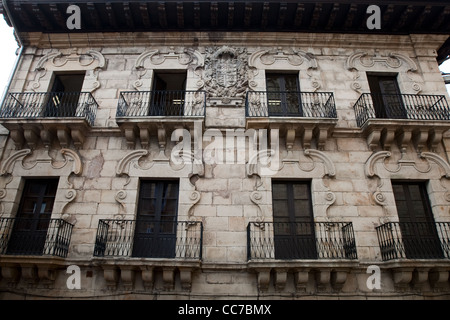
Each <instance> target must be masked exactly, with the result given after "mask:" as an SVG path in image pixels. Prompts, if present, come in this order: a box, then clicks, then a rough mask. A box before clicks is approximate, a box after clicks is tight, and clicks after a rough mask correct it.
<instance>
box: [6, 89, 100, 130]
mask: <svg viewBox="0 0 450 320" xmlns="http://www.w3.org/2000/svg"><path fill="white" fill-rule="evenodd" d="M97 108H98V104H97V102H96V101H95V99H94V97H93V96H92V94H91V93H90V92H19V93H8V94H7V96H6V97H5V100H4V102H3V105H2V108H1V109H0V118H9V119H14V118H20V119H37V118H80V119H85V120H86V121H87V122H88V123H89V124H90V125H91V126H92V125H94V120H95V115H96V112H97Z"/></svg>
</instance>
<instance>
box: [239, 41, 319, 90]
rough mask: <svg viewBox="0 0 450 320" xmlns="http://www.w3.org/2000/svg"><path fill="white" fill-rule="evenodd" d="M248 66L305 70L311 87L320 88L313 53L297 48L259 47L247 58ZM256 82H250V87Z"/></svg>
mask: <svg viewBox="0 0 450 320" xmlns="http://www.w3.org/2000/svg"><path fill="white" fill-rule="evenodd" d="M248 64H249V67H251V68H255V69H267V68H270V67H279V68H280V69H285V68H289V69H296V70H306V74H307V75H308V79H309V80H310V82H311V87H312V88H313V90H314V91H316V90H318V89H320V87H321V86H322V85H321V83H320V80H319V79H320V75H316V74H315V72H317V71H318V69H319V65H318V63H317V59H316V57H315V56H314V54H312V53H310V52H306V51H303V50H300V49H297V48H290V49H283V48H275V49H271V50H268V49H261V50H257V51H255V52H254V53H253V54H252V55H251V56H250V58H249V63H248ZM283 64H284V65H283ZM256 85H257V84H256V83H253V85H252V83H251V85H250V87H251V88H252V87H256Z"/></svg>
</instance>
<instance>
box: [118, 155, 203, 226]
mask: <svg viewBox="0 0 450 320" xmlns="http://www.w3.org/2000/svg"><path fill="white" fill-rule="evenodd" d="M150 156H151V153H150V151H149V150H147V149H140V150H133V151H130V152H128V153H127V154H126V155H125V156H124V157H123V158H122V159H121V160H120V161H119V162H118V164H117V167H116V175H117V176H118V177H125V183H124V185H123V187H122V189H121V190H119V191H117V192H116V195H115V200H116V202H117V203H118V204H119V205H120V214H119V216H121V217H122V218H123V217H124V215H125V214H127V208H126V198H127V196H128V193H127V191H126V186H127V185H128V184H129V183H130V181H131V178H132V177H133V178H136V177H144V176H151V177H158V176H161V177H164V178H167V177H170V176H171V175H173V176H174V177H175V176H176V177H177V178H179V177H180V176H186V177H189V181H190V184H191V186H192V189H193V190H191V191H188V192H190V194H189V197H188V200H187V202H188V203H186V204H189V206H190V207H189V209H188V210H187V215H188V217H189V218H192V217H193V207H194V206H195V204H197V203H198V202H199V201H200V198H201V193H200V192H199V191H198V190H197V187H196V181H197V180H198V179H199V178H200V176H202V175H203V172H204V170H203V163H202V164H201V165H200V164H198V163H197V164H195V163H194V162H191V161H192V157H189V159H187V158H184V161H185V162H183V163H182V164H181V165H180V164H175V165H174V164H172V163H171V162H170V161H169V159H161V158H159V155H156V156H155V157H154V158H153V159H151V158H150ZM162 160H164V161H162ZM188 163H190V164H192V167H188V166H186V165H187V164H188ZM199 167H201V168H199ZM182 169H185V170H184V171H183V172H180V171H181V170H182Z"/></svg>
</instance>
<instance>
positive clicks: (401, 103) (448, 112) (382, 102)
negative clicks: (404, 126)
mask: <svg viewBox="0 0 450 320" xmlns="http://www.w3.org/2000/svg"><path fill="white" fill-rule="evenodd" d="M353 108H354V109H355V113H356V122H357V124H358V126H360V127H361V126H363V125H364V123H366V121H367V120H369V119H408V120H450V109H449V107H448V103H447V100H446V99H445V96H443V95H418V94H374V93H363V94H362V95H361V96H360V97H359V99H358V101H356V103H355V105H354V106H353Z"/></svg>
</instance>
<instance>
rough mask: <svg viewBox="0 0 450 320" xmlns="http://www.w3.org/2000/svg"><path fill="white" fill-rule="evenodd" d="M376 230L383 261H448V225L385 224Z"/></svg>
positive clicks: (425, 223)
mask: <svg viewBox="0 0 450 320" xmlns="http://www.w3.org/2000/svg"><path fill="white" fill-rule="evenodd" d="M376 230H377V236H378V243H379V245H380V249H381V257H382V259H383V260H384V261H386V260H392V259H450V222H437V223H427V222H388V223H385V224H383V225H381V226H378V227H376Z"/></svg>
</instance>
